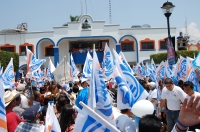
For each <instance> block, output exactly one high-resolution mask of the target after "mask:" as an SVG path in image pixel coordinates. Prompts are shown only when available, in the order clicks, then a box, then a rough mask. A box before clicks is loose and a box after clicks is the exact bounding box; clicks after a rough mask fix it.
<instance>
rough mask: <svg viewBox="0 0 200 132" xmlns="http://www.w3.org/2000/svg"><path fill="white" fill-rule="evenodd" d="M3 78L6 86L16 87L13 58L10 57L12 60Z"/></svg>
mask: <svg viewBox="0 0 200 132" xmlns="http://www.w3.org/2000/svg"><path fill="white" fill-rule="evenodd" d="M2 79H3V82H4V86H6V87H9V88H14V83H15V73H14V66H13V58H11V59H10V62H9V63H8V65H7V67H6V69H5V71H4V73H3V75H2ZM4 88H5V87H4Z"/></svg>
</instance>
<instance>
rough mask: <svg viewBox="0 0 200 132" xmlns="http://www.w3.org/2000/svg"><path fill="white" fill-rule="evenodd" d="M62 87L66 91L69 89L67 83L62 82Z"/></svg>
mask: <svg viewBox="0 0 200 132" xmlns="http://www.w3.org/2000/svg"><path fill="white" fill-rule="evenodd" d="M62 87H63V88H64V89H65V90H66V91H70V87H69V84H64V85H63V86H62Z"/></svg>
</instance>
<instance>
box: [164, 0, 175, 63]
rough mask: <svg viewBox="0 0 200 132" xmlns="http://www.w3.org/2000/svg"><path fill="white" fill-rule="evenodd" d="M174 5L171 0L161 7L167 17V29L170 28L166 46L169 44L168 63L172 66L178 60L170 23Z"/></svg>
mask: <svg viewBox="0 0 200 132" xmlns="http://www.w3.org/2000/svg"><path fill="white" fill-rule="evenodd" d="M174 7H175V6H174V5H173V4H172V3H171V2H168V1H167V2H165V3H164V4H163V6H162V7H161V9H162V11H163V13H164V15H165V16H166V18H167V29H168V38H167V39H166V46H167V58H168V63H169V64H170V65H171V66H172V64H174V63H175V62H176V52H175V47H174V46H173V44H172V42H171V35H170V24H169V17H170V16H171V14H172V11H173V9H174Z"/></svg>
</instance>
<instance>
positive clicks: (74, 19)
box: [70, 15, 80, 22]
mask: <svg viewBox="0 0 200 132" xmlns="http://www.w3.org/2000/svg"><path fill="white" fill-rule="evenodd" d="M79 18H80V16H72V15H70V19H71V22H77V21H78V20H79Z"/></svg>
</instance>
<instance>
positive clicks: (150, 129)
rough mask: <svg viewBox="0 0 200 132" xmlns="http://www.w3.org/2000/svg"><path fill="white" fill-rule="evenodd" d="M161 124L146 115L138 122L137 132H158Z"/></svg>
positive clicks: (151, 116) (154, 117)
mask: <svg viewBox="0 0 200 132" xmlns="http://www.w3.org/2000/svg"><path fill="white" fill-rule="evenodd" d="M161 128H162V124H161V121H160V119H158V118H157V117H156V116H154V115H146V116H144V117H142V118H141V119H140V121H139V132H160V130H161Z"/></svg>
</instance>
